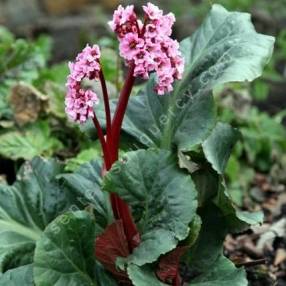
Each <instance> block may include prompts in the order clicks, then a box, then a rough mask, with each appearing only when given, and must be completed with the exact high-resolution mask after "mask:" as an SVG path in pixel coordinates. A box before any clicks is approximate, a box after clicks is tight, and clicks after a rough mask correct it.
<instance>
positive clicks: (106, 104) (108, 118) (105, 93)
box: [99, 70, 111, 137]
mask: <svg viewBox="0 0 286 286" xmlns="http://www.w3.org/2000/svg"><path fill="white" fill-rule="evenodd" d="M99 80H100V84H101V89H102V95H103V102H104V109H105V118H106V133H107V135H109V134H110V132H111V113H110V106H109V99H108V91H107V87H106V81H105V78H104V74H103V72H102V70H100V72H99ZM108 137H109V136H108Z"/></svg>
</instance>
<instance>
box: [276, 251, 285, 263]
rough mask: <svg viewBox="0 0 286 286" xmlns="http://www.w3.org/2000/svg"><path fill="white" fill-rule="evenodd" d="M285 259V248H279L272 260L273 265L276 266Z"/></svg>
mask: <svg viewBox="0 0 286 286" xmlns="http://www.w3.org/2000/svg"><path fill="white" fill-rule="evenodd" d="M285 260H286V250H285V249H283V248H279V249H277V251H276V256H275V260H274V265H275V266H277V265H279V264H281V263H282V262H284V261H285Z"/></svg>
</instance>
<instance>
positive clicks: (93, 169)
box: [58, 160, 113, 228]
mask: <svg viewBox="0 0 286 286" xmlns="http://www.w3.org/2000/svg"><path fill="white" fill-rule="evenodd" d="M101 172H102V162H101V161H98V160H97V161H96V160H94V161H90V162H88V163H86V164H83V165H82V166H81V167H80V168H79V169H78V171H76V172H74V173H71V174H63V175H60V176H59V177H58V178H62V179H63V180H64V182H65V185H66V186H67V187H68V189H69V190H70V192H72V193H74V195H75V196H77V197H78V198H79V200H80V201H81V203H82V204H83V205H87V204H90V205H92V206H93V207H94V210H95V212H96V221H97V223H98V224H100V225H101V226H102V227H103V228H104V227H106V226H107V224H110V223H111V222H112V221H113V214H112V209H111V204H110V200H109V194H108V193H107V192H103V191H102V190H101V184H102V178H101Z"/></svg>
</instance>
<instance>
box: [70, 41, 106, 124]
mask: <svg viewBox="0 0 286 286" xmlns="http://www.w3.org/2000/svg"><path fill="white" fill-rule="evenodd" d="M99 58H100V50H99V47H98V46H96V45H94V46H93V47H90V46H89V45H87V46H86V47H85V48H84V49H83V50H82V52H81V53H79V54H78V55H77V57H76V60H75V62H74V63H69V68H70V75H69V76H68V79H67V95H66V99H65V104H66V108H65V110H66V113H67V114H68V116H69V117H70V118H71V119H72V120H74V121H77V122H79V123H83V122H85V121H86V120H87V119H88V118H92V117H93V116H94V113H93V106H94V104H98V101H99V100H98V97H97V95H96V93H95V92H93V91H92V90H84V89H83V88H82V87H81V82H82V80H83V79H85V78H87V79H97V78H98V75H99V71H100V64H99Z"/></svg>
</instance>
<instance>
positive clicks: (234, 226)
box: [213, 185, 263, 233]
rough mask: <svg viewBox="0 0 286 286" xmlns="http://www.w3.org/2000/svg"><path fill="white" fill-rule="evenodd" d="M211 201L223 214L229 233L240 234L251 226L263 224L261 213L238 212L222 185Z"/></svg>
mask: <svg viewBox="0 0 286 286" xmlns="http://www.w3.org/2000/svg"><path fill="white" fill-rule="evenodd" d="M213 201H214V203H215V204H216V206H218V207H219V208H220V210H221V212H222V213H223V216H224V219H225V222H226V224H227V228H228V230H229V231H230V232H234V233H236V232H241V231H244V230H246V229H248V228H249V226H251V225H257V224H260V223H263V213H262V212H248V211H240V210H239V209H238V208H237V207H236V206H235V205H234V203H233V202H232V200H231V197H230V195H229V194H228V192H227V189H226V188H225V187H224V186H223V185H221V186H220V188H219V191H218V193H217V196H216V197H215V198H214V200H213Z"/></svg>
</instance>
